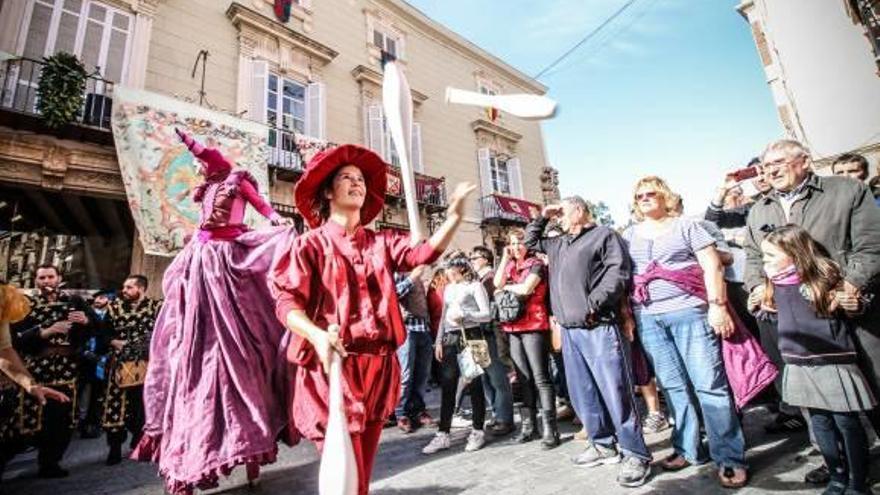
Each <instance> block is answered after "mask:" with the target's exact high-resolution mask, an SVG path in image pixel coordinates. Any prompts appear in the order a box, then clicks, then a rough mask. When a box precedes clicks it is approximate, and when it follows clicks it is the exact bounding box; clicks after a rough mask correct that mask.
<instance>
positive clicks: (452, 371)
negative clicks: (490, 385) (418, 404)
mask: <svg viewBox="0 0 880 495" xmlns="http://www.w3.org/2000/svg"><path fill="white" fill-rule="evenodd" d="M465 331H466V332H467V338H468V340H477V339H483V338H484V337H483V332H482V331H481V330H480V329H479V328H473V329H470V328H469V329H466V330H465ZM462 345H464V341H463V340H462V338H461V333H460V332H447V333H444V334H443V366H442V368H441V371H440V425H439V429H440V431H441V432H444V433H449V430H450V429H451V428H452V414H453V412H455V391H456V389H457V388H458V379H459V377H460V376H461V372H460V371H459V369H458V353H459V352H461V349H462ZM465 393H470V395H471V407H472V408H473V416H472V421H473V427H474V429H475V430H482V429H483V423H484V422H485V421H486V396H485V395H484V394H483V380H481V379H480V378H479V377H478V378H477V379H475V380H472V381H471V382H470V383H469V384H468V385H467V387H466V388H465Z"/></svg>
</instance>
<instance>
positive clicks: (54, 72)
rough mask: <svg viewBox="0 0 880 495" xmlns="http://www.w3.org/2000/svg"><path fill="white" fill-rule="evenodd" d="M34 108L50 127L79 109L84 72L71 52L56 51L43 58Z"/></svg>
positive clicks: (70, 119) (64, 122)
mask: <svg viewBox="0 0 880 495" xmlns="http://www.w3.org/2000/svg"><path fill="white" fill-rule="evenodd" d="M43 63H44V65H43V71H42V73H41V75H40V85H39V87H38V88H37V111H38V112H39V113H40V115H41V116H42V118H43V121H44V122H45V123H46V126H47V127H49V128H50V129H59V128H61V127H63V126H65V125H67V124H69V123H71V122H73V121H74V120H75V119H76V117H77V116H78V115H79V113H80V112H81V111H82V107H83V99H84V94H85V89H86V79H87V78H88V72H86V67H85V65H83V63H82V62H80V61H79V59H77V58H76V56H75V55H72V54H70V53H65V52H59V53H56V54H55V55H52V56H51V57H46V58H44V59H43Z"/></svg>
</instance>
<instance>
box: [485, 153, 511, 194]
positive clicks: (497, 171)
mask: <svg viewBox="0 0 880 495" xmlns="http://www.w3.org/2000/svg"><path fill="white" fill-rule="evenodd" d="M508 160H509V159H507V160H505V159H503V158H502V157H501V156H499V155H497V154H494V153H493V154H491V155H489V173H490V174H491V175H490V177H489V180H491V181H492V190H493V191H495V192H496V193H498V194H503V195H505V196H512V195H513V194H514V191H513V180H512V177H511V176H510V169H509V168H508V166H507V162H508ZM502 175H503V179H502ZM505 186H506V187H505ZM505 189H506V190H505Z"/></svg>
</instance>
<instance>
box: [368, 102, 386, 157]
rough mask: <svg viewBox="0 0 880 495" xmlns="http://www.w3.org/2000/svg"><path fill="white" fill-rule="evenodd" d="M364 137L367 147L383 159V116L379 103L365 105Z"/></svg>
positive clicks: (384, 139)
mask: <svg viewBox="0 0 880 495" xmlns="http://www.w3.org/2000/svg"><path fill="white" fill-rule="evenodd" d="M364 114H365V115H366V123H365V126H364V127H365V129H364V137H365V138H366V139H365V141H366V144H367V147H368V148H370V149H371V150H373V151H375V152H376V153H377V154H378V155H379V156H381V157H382V158H383V159H385V143H386V138H385V117H384V115H383V114H382V106H381V105H367V107H366V111H365V112H364Z"/></svg>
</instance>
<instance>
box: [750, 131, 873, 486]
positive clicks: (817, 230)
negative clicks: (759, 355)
mask: <svg viewBox="0 0 880 495" xmlns="http://www.w3.org/2000/svg"><path fill="white" fill-rule="evenodd" d="M762 161H763V170H764V178H765V179H766V180H767V182H769V183H770V185H771V186H772V187H773V191H771V192H770V193H768V194H767V195H765V196H764V197H763V198H761V199H759V200H758V201H757V202H756V203H755V204H754V205H753V206H752V209H751V211H750V212H749V217H748V221H747V226H746V228H747V232H746V245H745V249H746V274H745V283H746V287H747V288H748V289H749V291H750V296H749V306H750V307H751V309H753V310H757V309H759V308H760V306H761V305H760V301H761V299H762V296H763V287H764V271H763V268H762V259H761V249H760V245H761V241H763V239H764V237H765V236H766V235H767V234H768V233H770V232H772V231H773V230H775V229H776V228H777V227H781V226H783V225H786V224H796V225H800V226H801V227H803V228H805V229H806V230H807V231H808V232H809V233H810V235H811V236H812V237H813V238H814V239H815V240H816V241H817V242H819V244H821V245H822V247H824V248H825V250H826V251H827V252H828V254H830V255H831V257H832V258H833V259H834V261H836V262H837V263H838V264H839V265H840V268H841V270H842V272H843V274H844V280H845V282H844V286H843V288H842V291H841V292H839V293H838V295H837V299H838V303H839V304H840V307H841V308H842V309H844V310H845V311H847V312H848V313H849V314H851V315H853V317H854V321H855V323H856V331H855V337H856V338H857V343H858V347H859V351H860V359H861V363H860V364H861V366H862V369H863V370H864V372H865V374H866V376H867V377H868V380H869V381H871V382H872V387H873V388H874V393H875V394H880V304H878V301H873V302H872V303H871V299H872V297H871V296H874V297H873V298H874V299H876V294H877V284H878V282H880V208H878V207H877V205H876V204H874V199H873V197H872V195H871V192H870V191H869V190H868V188H867V186H866V185H865V184H863V183H861V182H859V181H855V180H851V179H849V178H844V177H820V176H818V175H816V174H814V173H813V172H812V167H811V165H812V164H811V158H810V153H809V151H808V150H807V149H806V148H805V147H804V146H803V145H802V144H801V143H799V142H797V141H793V140H787V139H783V140H779V141H775V142H773V143H771V144H770V145H769V146H767V149H766V150H765V151H764V155H763V160H762ZM764 313H765V317H767V318H768V319H769V320H770V321H773V320H774V315H773V314H771V313H769V312H766V311H765V312H764ZM766 328H767V327H766V326H765V327H762V332H764V330H765V329H766ZM770 328H771V329H772V330H773V332H764V333H762V335H761V340H762V343H763V344H764V348H765V349H766V350H767V351H768V354H769V355H770V356H771V358H773V359H774V361H776V360H778V362H777V363H776V364H777V366H779V367H780V369H781V368H782V366H783V363H782V362H781V356H779V354H778V352H777V353H773V352H772V350H773V349H774V348H776V345H777V344H776V341H777V335H776V334H775V325H771V326H770ZM774 354H775V356H774ZM870 419H871V423H872V424H873V426H874V429H875V430H878V431H880V411H878V410H877V409H875V410H874V411H873V412H872V413H871V414H870ZM807 481H808V482H813V483H817V484H824V483H825V482H826V481H827V470H825V471H824V472H822V469H821V468H820V469H818V470H814V471H811V472H810V473H808V475H807Z"/></svg>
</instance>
